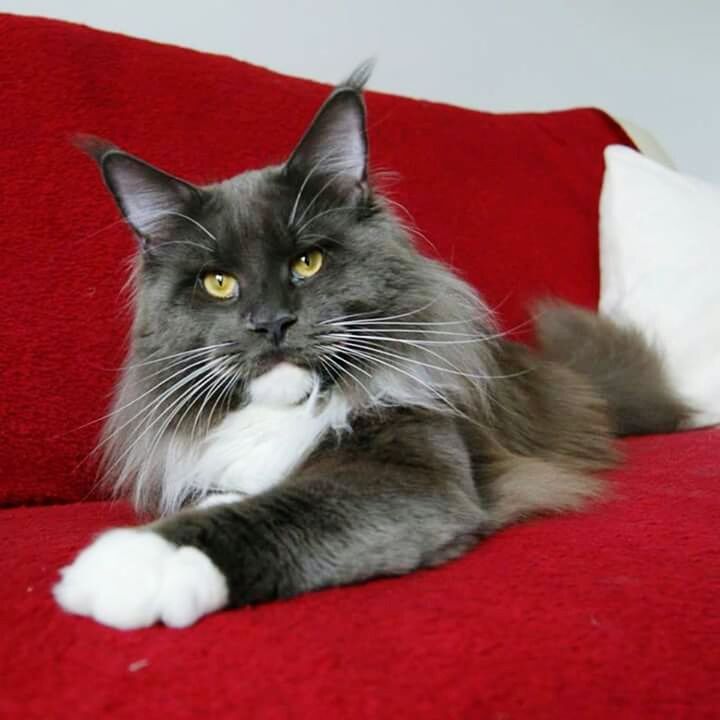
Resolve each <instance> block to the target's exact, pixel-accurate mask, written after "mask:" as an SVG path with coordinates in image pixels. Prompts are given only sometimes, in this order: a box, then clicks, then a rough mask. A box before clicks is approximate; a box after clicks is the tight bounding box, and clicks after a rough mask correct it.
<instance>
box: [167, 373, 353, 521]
mask: <svg viewBox="0 0 720 720" xmlns="http://www.w3.org/2000/svg"><path fill="white" fill-rule="evenodd" d="M248 398H249V399H250V402H249V403H248V404H247V405H245V406H243V407H241V408H239V409H237V410H234V411H232V412H230V413H228V415H227V416H226V417H225V418H224V419H223V421H222V422H221V423H220V424H219V425H218V426H217V427H216V428H215V429H213V430H212V432H210V433H209V434H208V435H207V436H206V437H205V438H204V439H203V440H202V441H200V442H198V443H197V444H195V445H192V446H191V445H190V444H189V443H188V442H187V441H184V440H179V439H178V440H176V441H175V442H173V443H172V444H170V445H168V447H167V448H166V451H167V456H166V458H167V459H166V462H165V467H164V478H163V491H162V501H161V509H162V511H163V512H164V513H167V512H173V511H175V510H177V509H178V508H179V507H180V506H181V505H182V503H183V502H184V501H186V500H187V499H189V498H192V499H194V500H195V499H197V500H201V499H202V498H204V497H205V496H207V495H208V494H209V493H211V492H218V491H219V492H228V493H239V494H241V495H246V496H250V495H256V494H258V493H260V492H263V491H265V490H268V489H269V488H271V487H273V486H275V485H277V484H279V483H281V482H282V481H283V480H285V479H286V478H287V477H288V476H289V475H290V473H291V472H292V471H293V470H294V469H295V468H296V467H297V466H298V465H299V464H300V463H301V462H302V461H303V460H305V459H306V458H307V457H308V455H309V454H310V453H311V452H312V451H313V450H314V449H315V448H316V447H317V445H318V444H319V442H320V441H321V439H322V438H323V436H324V435H325V434H326V433H327V432H328V431H331V430H334V431H340V430H342V429H344V428H346V427H347V421H348V414H349V412H350V403H349V401H348V399H347V398H346V397H345V395H344V393H343V392H342V391H340V390H338V389H337V388H336V389H333V390H332V391H330V392H329V393H327V394H323V393H321V392H320V381H319V378H318V377H317V375H316V374H315V373H312V372H310V371H308V370H306V369H303V368H300V367H298V366H296V365H292V364H290V363H286V362H283V363H279V364H278V365H276V366H275V367H274V368H272V369H271V370H269V371H268V372H267V373H265V374H263V375H261V376H260V377H258V378H256V379H255V380H253V382H252V383H251V384H250V386H249V387H248Z"/></svg>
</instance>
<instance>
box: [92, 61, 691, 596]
mask: <svg viewBox="0 0 720 720" xmlns="http://www.w3.org/2000/svg"><path fill="white" fill-rule="evenodd" d="M368 72H369V70H368V68H367V67H364V68H361V69H359V70H358V71H357V72H356V73H354V74H353V75H352V76H351V78H350V79H349V80H348V81H347V83H346V84H344V85H342V86H341V87H340V88H338V89H337V90H336V91H335V92H334V93H333V94H332V95H331V96H330V98H329V99H328V101H327V103H326V104H325V105H324V106H323V108H321V109H320V111H319V113H318V115H317V116H316V118H315V120H314V122H313V123H312V125H311V127H310V128H309V129H308V131H307V132H306V134H305V135H304V136H303V138H302V140H301V142H300V143H299V145H298V146H297V147H296V148H295V150H294V151H293V152H292V153H291V154H290V158H289V160H288V162H287V163H286V164H285V165H283V166H273V167H268V168H266V169H263V170H258V171H252V172H247V173H243V174H241V175H238V176H237V177H235V178H232V179H230V180H227V181H225V182H221V183H218V184H215V185H210V186H205V187H195V186H193V185H191V184H190V183H187V182H185V181H182V180H179V179H177V178H173V177H172V176H168V175H165V174H164V173H162V172H161V171H159V170H157V169H155V168H152V167H151V166H148V165H147V164H146V163H144V162H143V161H140V160H138V159H137V158H133V157H132V156H129V155H127V154H126V153H123V152H122V151H120V150H118V149H117V148H115V147H114V146H112V145H109V144H103V142H102V141H98V140H92V141H87V140H86V141H85V142H84V145H85V147H86V149H88V150H89V151H90V153H91V154H92V155H93V156H94V157H95V158H96V160H97V161H98V163H99V164H100V166H101V169H102V171H103V175H104V178H105V182H106V184H107V185H108V187H109V189H110V190H111V192H113V194H114V195H115V198H116V200H117V202H118V205H119V206H120V208H121V210H122V211H123V212H125V214H126V217H127V219H128V222H129V223H130V225H131V226H132V228H133V229H134V231H135V233H136V234H137V235H138V237H139V240H140V251H139V253H138V259H137V265H136V268H135V272H134V275H133V278H134V280H133V284H134V300H133V302H134V309H135V319H134V323H133V329H132V338H131V349H130V354H129V358H128V363H127V367H126V369H125V371H124V374H123V376H122V378H121V380H120V383H119V385H118V392H117V396H116V400H115V404H114V408H113V411H112V414H111V415H110V417H109V420H108V423H107V426H106V430H105V435H104V439H103V441H102V444H103V446H104V449H105V451H106V471H107V474H108V476H109V477H112V478H113V479H114V483H115V489H116V491H117V492H118V493H121V494H129V495H131V497H133V499H134V501H135V503H136V504H137V505H138V506H139V507H141V508H144V509H151V510H152V509H155V510H157V509H158V508H160V509H168V508H170V509H176V507H177V505H178V504H180V503H182V502H183V501H184V500H186V499H189V498H190V496H191V493H190V490H189V489H188V492H187V493H185V494H183V492H182V489H181V491H180V492H177V488H176V489H175V490H173V493H174V494H173V495H172V498H173V499H171V500H169V499H168V498H169V497H170V495H169V491H168V488H167V484H166V483H167V477H166V476H167V466H168V463H169V462H170V460H171V459H172V454H173V453H174V452H177V451H178V448H180V447H194V446H195V445H196V444H197V443H200V442H202V440H203V438H204V437H205V436H206V435H207V433H208V432H209V430H210V429H211V428H212V427H214V426H215V425H216V424H217V423H218V422H220V421H221V420H222V418H223V417H225V416H226V415H227V414H228V413H231V412H233V411H234V410H237V409H239V408H241V407H243V405H244V404H245V403H247V401H248V398H247V387H248V383H249V382H250V381H251V380H252V379H253V378H255V377H257V376H259V375H260V374H262V372H263V371H264V369H266V368H267V362H268V359H269V358H270V359H272V358H275V359H277V357H278V355H279V354H281V356H282V358H283V359H285V360H290V361H292V362H294V363H296V364H298V365H301V366H303V367H307V368H310V369H312V370H313V371H314V372H316V373H317V374H318V375H319V376H320V377H321V379H322V387H321V393H324V394H329V393H331V392H334V391H342V393H343V394H344V396H346V397H347V398H348V400H349V403H350V407H351V413H350V418H349V427H348V428H347V430H346V431H345V432H343V433H340V434H336V433H331V434H329V435H328V436H327V437H326V438H324V440H323V441H322V442H321V443H320V445H319V446H318V447H317V448H315V450H314V451H313V452H312V453H311V454H310V456H309V457H308V458H307V459H306V460H305V461H304V462H303V463H302V465H301V466H300V467H299V468H297V469H296V471H295V472H294V473H293V474H292V475H291V476H290V477H288V478H287V479H286V480H285V482H283V483H282V484H281V485H279V486H277V487H275V488H273V489H271V490H269V491H267V492H264V493H262V494H260V495H257V496H255V497H252V498H250V499H248V500H246V501H244V502H242V503H236V504H234V505H228V506H219V507H212V508H208V509H206V510H202V511H201V510H187V509H186V510H183V511H182V512H180V513H178V514H176V515H173V516H171V517H169V518H166V519H162V520H160V521H158V523H156V524H155V525H154V526H153V527H154V529H155V530H156V531H157V532H159V533H161V534H162V535H164V536H165V537H166V538H168V539H170V540H172V541H173V542H176V543H178V544H190V545H195V546H196V547H199V548H200V549H202V550H203V551H204V552H206V553H207V554H208V555H209V556H210V557H211V559H212V560H213V562H214V563H215V564H216V565H217V566H218V567H219V568H220V569H221V570H222V572H223V573H224V574H225V576H226V578H227V579H228V583H229V587H230V593H231V604H233V605H241V604H245V603H251V602H258V601H262V600H267V599H270V598H273V597H287V596H290V595H294V594H296V593H298V592H303V591H306V590H311V589H315V588H319V587H324V586H328V585H338V584H343V583H348V582H354V581H358V580H363V579H367V578H370V577H373V576H376V575H387V574H401V573H405V572H408V571H410V570H412V569H414V568H417V567H421V566H428V565H434V564H438V563H440V562H444V561H445V560H448V559H450V558H452V557H455V556H457V555H459V554H460V553H462V552H464V551H465V550H466V549H467V548H469V547H470V546H471V545H472V544H473V543H474V542H475V541H476V540H477V538H479V537H482V536H484V535H487V534H488V533H490V532H493V531H495V530H497V529H499V528H500V527H502V526H504V525H506V524H507V523H509V522H514V521H516V520H519V519H522V518H524V517H527V516H529V515H531V514H535V513H541V512H556V511H564V510H569V509H575V508H578V507H580V506H582V504H583V503H584V502H585V501H586V500H588V499H592V498H595V497H597V496H598V494H599V488H600V485H599V483H598V481H597V480H595V479H593V478H592V477H589V476H588V475H587V474H586V471H588V470H594V469H598V468H602V467H608V466H611V465H612V464H613V463H614V462H615V461H616V454H615V452H614V450H613V448H612V443H611V436H612V430H613V429H615V430H620V431H627V430H633V431H654V430H655V429H657V428H658V427H660V428H669V427H671V426H672V425H673V423H674V422H675V420H676V414H677V413H678V412H680V411H681V410H682V406H681V405H679V404H676V403H675V401H674V399H673V395H672V393H671V391H670V390H669V388H668V387H667V385H666V384H663V383H662V382H661V383H659V386H658V384H657V383H656V382H655V381H656V380H657V379H658V378H659V376H658V375H657V374H653V375H651V376H648V377H646V379H645V382H644V384H643V385H642V386H640V387H639V390H640V392H636V390H635V389H633V395H632V399H631V401H629V402H625V401H624V399H623V398H624V395H625V393H626V392H628V388H629V387H630V385H629V384H628V383H627V382H626V383H625V384H624V385H621V386H619V387H616V386H615V385H614V384H613V385H612V386H611V384H610V383H609V382H607V381H599V380H598V375H597V374H596V373H594V372H593V371H592V367H591V366H589V365H588V362H589V361H586V359H587V358H590V357H591V356H592V354H593V353H594V352H595V348H596V347H599V348H600V349H601V353H604V354H605V355H607V352H606V350H607V348H608V347H611V348H612V351H611V352H620V353H622V355H623V357H621V358H617V361H618V362H617V363H615V359H616V358H614V357H613V358H612V359H613V362H614V363H615V364H619V365H622V363H623V362H625V361H626V358H625V353H626V351H630V352H632V353H636V352H637V347H638V346H637V343H636V342H635V341H634V340H630V339H629V338H630V335H629V334H627V333H626V332H625V331H619V330H617V329H616V328H614V327H613V326H611V324H610V323H609V322H608V321H603V322H602V323H594V321H591V320H589V319H588V318H587V317H586V316H585V315H582V314H578V313H577V312H575V311H570V310H563V311H562V312H559V313H553V314H552V315H550V316H548V315H546V316H545V319H544V320H542V321H541V323H540V326H539V331H540V336H541V341H542V344H543V347H544V348H545V350H546V354H545V355H544V356H541V355H538V354H536V353H534V352H532V351H531V350H529V349H527V348H524V347H521V346H518V345H515V344H513V343H510V342H507V341H505V340H504V338H503V337H502V334H501V333H499V332H498V330H497V328H496V326H495V323H494V321H493V318H492V313H491V312H490V311H489V310H488V308H487V306H486V305H485V303H484V302H483V301H482V299H481V298H480V297H479V296H478V295H477V293H476V292H475V291H474V290H473V289H472V288H470V287H469V286H468V285H467V284H466V283H465V282H463V281H462V280H461V279H460V278H458V277H457V276H456V275H454V274H453V273H452V272H451V271H450V270H449V269H448V268H447V267H446V266H444V265H442V264H440V263H438V262H436V261H433V260H431V259H428V258H426V257H424V256H423V255H421V254H420V253H419V252H418V251H417V250H416V249H415V247H414V245H413V242H412V240H411V238H410V236H409V235H408V233H407V232H406V231H405V229H404V228H403V226H402V224H401V223H400V222H399V221H398V220H397V219H396V218H395V217H394V215H393V212H392V210H391V208H390V205H389V204H388V202H386V201H385V200H384V199H383V198H382V196H381V195H379V194H378V193H377V191H376V190H375V189H374V188H373V186H372V183H371V182H370V181H369V180H368V173H367V138H366V136H365V109H364V104H363V101H362V97H361V94H360V90H361V87H362V84H364V82H365V80H366V79H367V75H368ZM325 147H327V148H328V151H327V152H325V151H324V148H325ZM312 248H320V249H322V250H323V251H324V252H325V253H326V264H325V266H324V267H323V269H322V271H321V273H320V274H318V275H317V276H316V277H314V278H311V279H310V280H307V281H304V282H302V283H295V281H293V279H292V277H291V276H290V274H289V270H288V267H289V264H290V262H291V261H292V259H293V258H294V257H296V256H298V255H299V254H300V253H301V252H304V251H306V250H309V249H312ZM208 269H210V270H217V271H223V272H230V273H233V274H234V275H235V276H236V277H237V278H238V281H239V284H240V293H239V297H237V299H235V300H232V301H228V302H222V303H218V302H217V301H211V300H210V299H209V298H208V297H206V296H205V295H204V293H203V291H202V288H201V286H200V284H199V278H200V277H201V274H202V273H203V272H205V271H207V270H208ZM259 311H262V312H263V313H266V314H267V313H270V314H271V315H272V314H273V313H281V312H282V313H289V314H292V316H293V318H297V319H296V321H295V322H294V324H292V326H291V327H289V329H288V330H287V333H286V335H285V338H284V341H283V343H282V345H281V346H280V347H272V346H271V345H270V343H269V341H268V338H267V336H262V335H260V334H258V333H257V332H254V331H253V327H252V323H251V320H252V317H253V315H254V314H255V313H257V312H259ZM549 318H552V319H549ZM588 329H589V330H591V332H585V331H586V330H588ZM623 333H625V334H623ZM580 338H582V340H581V341H580ZM618 339H619V340H618ZM558 340H561V341H562V342H558ZM586 342H587V343H588V344H587V345H586V344H585V343H586ZM590 342H592V347H591V345H590ZM560 347H563V348H564V349H562V350H559V348H560ZM202 348H208V349H207V351H203V350H202ZM568 348H570V350H568ZM578 352H579V353H580V354H578ZM642 357H643V359H644V360H643V362H644V364H643V366H642V367H643V369H647V368H648V367H653V368H655V365H653V359H652V358H653V356H652V355H651V353H650V351H649V350H647V349H646V350H645V351H644V354H643V355H642ZM607 359H608V358H607V357H606V359H605V361H606V362H607ZM658 362H659V361H658ZM605 377H607V375H606V376H605ZM658 391H659V395H658V394H657V393H658ZM640 395H641V396H640ZM658 398H659V399H658ZM658 403H659V406H661V407H662V409H663V411H662V418H663V419H662V421H661V422H658V421H656V420H657V418H656V417H655V416H654V415H653V417H650V416H649V415H648V413H643V412H642V411H639V408H641V407H642V406H643V405H644V404H647V405H646V406H647V407H653V408H654V407H656V406H658ZM626 412H627V415H626ZM653 412H654V411H653ZM651 414H652V413H651Z"/></svg>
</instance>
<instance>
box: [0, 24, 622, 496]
mask: <svg viewBox="0 0 720 720" xmlns="http://www.w3.org/2000/svg"><path fill="white" fill-rule="evenodd" d="M0 37H1V38H2V44H3V62H2V63H0V104H1V106H2V112H0V168H2V179H3V191H2V193H0V235H1V236H2V238H3V252H2V262H3V268H2V275H1V276H0V282H1V283H2V287H3V301H2V303H0V314H1V315H0V319H1V320H2V326H3V329H4V332H3V342H2V343H0V368H1V369H0V372H2V378H1V387H2V391H1V392H2V397H0V448H2V450H1V452H2V467H3V481H2V483H1V484H0V504H5V505H11V504H16V503H20V502H45V501H51V500H80V499H83V498H85V497H87V495H88V493H89V491H90V489H91V487H92V484H93V481H94V476H95V472H94V470H95V468H94V464H93V461H92V460H93V459H92V458H90V459H89V460H85V461H84V459H85V458H86V457H87V455H88V453H89V452H90V449H91V448H92V446H93V444H94V440H95V438H96V437H97V432H98V428H99V426H98V424H97V423H95V424H90V425H88V424H87V423H91V422H92V421H93V420H95V419H97V418H99V417H101V416H102V415H103V414H104V413H105V412H106V410H107V406H108V397H109V394H110V391H111V388H112V384H113V381H114V379H115V377H116V372H115V369H116V368H117V367H118V366H119V364H120V363H121V362H122V356H123V347H124V338H125V335H126V332H127V327H128V316H127V313H126V312H125V311H124V309H123V303H124V300H125V298H124V296H123V295H122V292H121V288H122V286H123V283H124V282H125V279H126V275H127V272H126V264H127V259H128V257H129V256H130V255H131V253H132V252H133V250H134V240H133V239H132V237H131V236H130V233H129V232H128V230H127V228H126V227H125V226H124V225H123V223H122V222H120V221H118V213H117V211H116V209H115V206H114V204H113V202H112V200H111V198H110V197H109V195H108V194H107V193H106V192H105V190H104V189H103V187H102V183H101V181H100V178H99V176H98V173H97V170H96V168H95V167H94V166H93V164H92V163H91V162H90V161H88V160H87V159H86V158H84V157H83V156H82V155H81V154H80V153H79V152H78V151H77V150H76V149H75V148H73V147H72V145H71V143H70V139H71V137H72V135H73V134H74V133H77V132H79V131H82V132H89V133H94V134H96V135H100V136H104V137H107V138H109V139H112V140H113V141H114V142H115V143H117V144H119V145H121V146H123V147H125V148H126V149H128V150H130V151H132V152H135V153H137V154H139V155H141V156H143V157H144V158H145V159H147V160H148V161H150V162H153V163H155V164H157V165H159V166H160V167H163V168H164V169H166V170H168V171H169V172H173V173H174V174H177V175H180V176H184V177H187V178H188V179H189V180H192V181H196V182H205V181H211V180H216V179H220V178H223V177H227V176H230V175H233V174H235V173H236V172H239V171H240V170H244V169H248V168H252V167H260V166H263V165H266V164H268V163H269V162H277V161H281V160H282V159H284V158H285V157H286V156H287V155H288V154H289V153H290V151H291V150H292V148H293V147H294V145H295V143H296V142H297V141H298V139H299V137H300V135H301V133H302V131H303V130H304V127H305V125H306V124H307V123H308V122H309V121H310V119H311V118H312V116H313V114H314V113H315V111H316V110H317V108H318V106H319V104H320V103H321V102H322V100H323V99H324V97H325V95H326V94H327V92H328V88H327V87H324V86H321V85H318V84H316V83H311V82H307V81H304V80H297V79H291V78H287V77H283V76H281V75H277V74H275V73H271V72H269V71H267V70H263V69H261V68H257V67H253V66H251V65H248V64H246V63H240V62H236V61H234V60H231V59H229V58H224V57H217V56H212V55H203V54H200V53H196V52H191V51H189V50H183V49H179V48H174V47H167V46H163V45H157V44H153V43H149V42H145V41H140V40H134V39H130V38H126V37H122V36H120V35H112V34H107V33H101V32H96V31H92V30H89V29H87V28H83V27H79V26H76V25H69V24H65V23H59V22H55V21H49V20H36V19H27V18H15V17H12V16H7V15H6V16H0ZM349 69H350V68H346V69H345V70H344V71H339V72H338V77H339V78H340V77H342V75H343V73H344V72H346V71H349ZM368 106H369V113H370V115H369V133H370V141H371V163H372V165H373V166H374V167H375V168H376V170H378V171H385V170H391V171H394V172H397V173H398V175H399V177H398V179H397V180H396V181H394V182H391V181H390V179H389V178H388V177H387V176H384V177H383V180H382V183H383V185H386V186H388V190H389V192H390V194H391V197H392V198H393V199H395V200H396V201H397V202H398V203H400V205H399V206H398V213H399V214H400V216H401V217H402V218H404V219H405V220H407V221H408V222H411V221H410V220H409V219H408V218H407V216H406V211H405V210H404V209H403V208H407V212H409V213H411V214H412V216H413V217H414V222H415V224H416V225H417V227H418V228H420V230H421V231H422V233H423V234H424V235H425V236H426V237H427V238H428V240H429V243H432V244H433V245H434V248H433V246H432V245H430V244H429V243H425V242H424V241H422V240H421V241H420V243H421V244H422V245H423V247H425V249H426V250H427V252H429V253H431V254H435V253H437V254H439V255H440V256H441V257H443V258H445V259H447V260H450V261H451V262H452V263H453V265H454V266H455V267H456V268H458V269H459V270H460V271H461V272H462V273H463V274H464V275H465V276H466V277H467V278H468V279H470V280H471V281H472V282H473V283H474V284H475V285H476V286H477V287H478V288H480V289H481V290H482V292H483V293H484V294H485V295H486V297H487V299H488V300H489V301H490V303H491V304H492V305H497V306H499V314H500V316H501V319H502V320H503V322H504V325H505V327H506V328H515V329H516V332H517V333H520V334H521V333H522V331H523V330H527V326H520V323H522V322H523V321H524V320H525V319H526V314H525V310H524V303H525V301H526V300H527V299H528V298H532V297H535V296H537V295H543V294H548V293H550V294H555V295H559V296H562V297H565V298H567V299H569V300H574V301H577V302H580V303H582V304H585V305H593V304H594V303H596V301H597V292H598V270H597V266H598V264H597V212H598V211H597V202H598V195H599V191H600V182H601V178H602V171H603V159H602V151H603V148H604V147H605V146H606V145H607V144H608V143H617V142H625V141H626V138H625V135H624V133H623V132H622V131H621V130H620V129H619V128H618V127H617V126H616V125H615V124H614V122H613V121H612V120H610V119H609V118H608V117H607V116H606V115H604V114H603V113H601V112H599V111H596V110H573V111H568V112H560V113H548V114H531V115H492V114H488V113H478V112H472V111H470V110H462V109H459V108H454V107H448V106H444V105H438V104H434V103H429V102H419V101H415V100H408V99H402V98H397V97H391V96H388V95H379V94H375V93H369V96H368Z"/></svg>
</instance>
